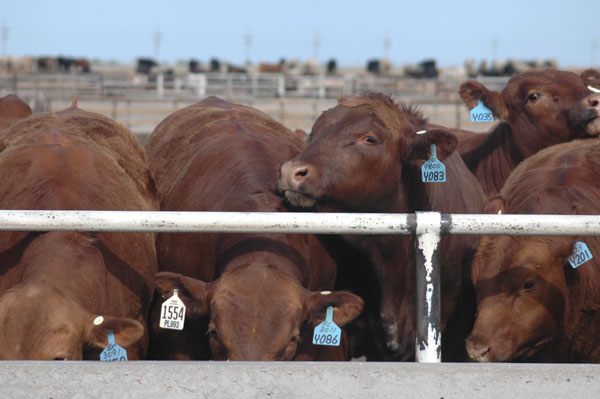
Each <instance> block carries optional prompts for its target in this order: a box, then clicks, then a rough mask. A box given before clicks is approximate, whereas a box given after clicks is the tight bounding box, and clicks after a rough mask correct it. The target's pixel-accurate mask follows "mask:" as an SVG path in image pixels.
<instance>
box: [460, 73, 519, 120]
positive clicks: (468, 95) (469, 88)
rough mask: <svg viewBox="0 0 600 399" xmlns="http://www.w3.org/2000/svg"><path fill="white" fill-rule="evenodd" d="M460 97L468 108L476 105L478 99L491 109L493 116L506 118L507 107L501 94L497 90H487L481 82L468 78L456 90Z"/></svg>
mask: <svg viewBox="0 0 600 399" xmlns="http://www.w3.org/2000/svg"><path fill="white" fill-rule="evenodd" d="M458 93H459V95H460V98H462V100H463V102H464V103H465V105H466V106H467V107H468V108H469V109H473V108H475V107H476V106H477V104H478V102H479V100H481V101H482V102H483V104H484V105H485V106H486V107H487V108H489V109H490V111H492V113H493V114H494V116H495V117H496V118H499V119H503V120H506V119H507V118H508V109H507V108H506V104H505V103H504V100H503V99H502V96H501V95H500V93H498V92H497V91H491V90H488V89H487V87H485V86H484V85H482V84H481V83H479V82H477V81H474V80H468V81H466V82H464V83H463V84H461V85H460V89H459V91H458Z"/></svg>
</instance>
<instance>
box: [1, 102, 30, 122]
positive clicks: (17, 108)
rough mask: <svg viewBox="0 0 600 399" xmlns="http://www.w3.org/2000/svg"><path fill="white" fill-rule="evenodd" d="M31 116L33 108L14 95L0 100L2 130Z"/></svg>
mask: <svg viewBox="0 0 600 399" xmlns="http://www.w3.org/2000/svg"><path fill="white" fill-rule="evenodd" d="M30 115H31V108H30V107H29V105H27V104H26V103H25V102H24V101H23V100H21V99H20V98H19V97H18V96H16V95H14V94H9V95H6V96H4V97H2V98H0V130H2V129H6V128H7V127H9V126H10V125H11V124H12V123H14V122H15V121H18V120H19V119H24V118H27V117H28V116H30Z"/></svg>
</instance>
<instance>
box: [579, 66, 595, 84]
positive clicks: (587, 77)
mask: <svg viewBox="0 0 600 399" xmlns="http://www.w3.org/2000/svg"><path fill="white" fill-rule="evenodd" d="M579 76H581V79H582V80H583V84H585V85H592V86H593V87H594V88H596V89H600V87H598V86H600V72H598V70H596V69H591V68H590V69H586V70H585V71H583V72H581V75H579Z"/></svg>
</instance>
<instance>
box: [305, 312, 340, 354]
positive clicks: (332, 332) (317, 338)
mask: <svg viewBox="0 0 600 399" xmlns="http://www.w3.org/2000/svg"><path fill="white" fill-rule="evenodd" d="M341 335H342V329H341V328H339V327H338V326H337V324H335V323H334V321H333V306H328V307H327V315H326V316H325V321H324V322H322V323H321V324H319V325H318V326H316V327H315V332H314V334H313V341H312V343H313V345H327V346H340V341H341Z"/></svg>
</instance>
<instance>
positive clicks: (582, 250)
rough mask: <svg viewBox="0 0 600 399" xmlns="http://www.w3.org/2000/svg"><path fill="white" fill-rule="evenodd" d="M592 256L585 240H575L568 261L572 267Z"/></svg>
mask: <svg viewBox="0 0 600 399" xmlns="http://www.w3.org/2000/svg"><path fill="white" fill-rule="evenodd" d="M593 257H594V256H593V255H592V252H591V251H590V249H589V248H588V246H587V244H586V243H585V242H581V241H576V242H575V244H573V254H572V255H571V256H569V263H570V264H571V267H572V268H573V269H576V268H578V267H579V266H581V265H583V264H584V263H585V262H587V261H588V260H590V259H592V258H593Z"/></svg>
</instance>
